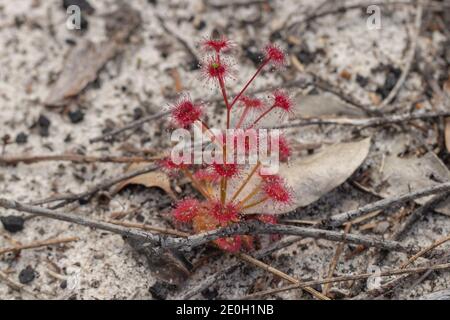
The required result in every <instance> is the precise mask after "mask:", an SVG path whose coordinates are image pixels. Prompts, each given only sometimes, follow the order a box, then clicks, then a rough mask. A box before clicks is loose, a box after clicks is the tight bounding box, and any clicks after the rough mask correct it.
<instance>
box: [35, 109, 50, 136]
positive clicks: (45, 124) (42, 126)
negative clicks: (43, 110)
mask: <svg viewBox="0 0 450 320" xmlns="http://www.w3.org/2000/svg"><path fill="white" fill-rule="evenodd" d="M37 125H38V129H39V135H40V136H41V137H48V136H49V132H50V131H49V128H50V125H51V122H50V120H49V119H48V118H47V117H46V116H44V115H42V114H41V115H40V116H39V119H38V121H37Z"/></svg>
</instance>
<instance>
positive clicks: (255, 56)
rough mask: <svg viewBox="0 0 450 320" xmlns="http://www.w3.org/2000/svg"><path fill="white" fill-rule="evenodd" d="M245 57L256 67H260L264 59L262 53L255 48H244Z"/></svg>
mask: <svg viewBox="0 0 450 320" xmlns="http://www.w3.org/2000/svg"><path fill="white" fill-rule="evenodd" d="M243 49H244V53H245V56H246V57H247V58H248V59H249V60H251V61H252V62H253V64H254V65H259V64H260V63H261V59H262V56H263V55H262V53H261V52H260V51H258V49H256V47H253V46H247V47H244V48H243Z"/></svg>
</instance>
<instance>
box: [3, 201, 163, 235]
mask: <svg viewBox="0 0 450 320" xmlns="http://www.w3.org/2000/svg"><path fill="white" fill-rule="evenodd" d="M0 207H3V208H5V209H11V210H16V211H20V212H26V213H31V214H34V215H37V216H42V217H46V218H50V219H55V220H60V221H66V222H71V223H75V224H79V225H82V226H86V227H90V228H96V229H101V230H105V231H109V232H112V233H116V234H120V235H122V236H125V237H134V238H138V239H142V240H144V241H148V242H151V243H162V242H164V241H163V239H164V237H163V236H159V235H154V234H151V233H147V232H141V231H137V230H135V229H131V228H126V227H122V226H118V225H114V224H112V223H106V222H102V221H98V220H95V219H91V218H88V217H83V216H81V215H76V214H71V213H63V212H58V211H55V210H50V209H45V208H41V207H38V206H30V205H26V204H21V203H19V202H16V201H11V200H6V199H0Z"/></svg>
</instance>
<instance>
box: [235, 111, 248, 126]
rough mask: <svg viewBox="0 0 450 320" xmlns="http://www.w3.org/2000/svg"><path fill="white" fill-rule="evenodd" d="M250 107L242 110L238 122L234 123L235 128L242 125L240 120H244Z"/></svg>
mask: <svg viewBox="0 0 450 320" xmlns="http://www.w3.org/2000/svg"><path fill="white" fill-rule="evenodd" d="M249 110H250V108H249V107H245V109H244V111H243V112H242V115H241V118H240V119H239V122H238V123H237V125H236V129H239V127H240V126H241V125H242V122H244V119H245V117H246V116H247V114H248V112H249Z"/></svg>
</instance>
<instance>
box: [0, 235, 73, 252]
mask: <svg viewBox="0 0 450 320" xmlns="http://www.w3.org/2000/svg"><path fill="white" fill-rule="evenodd" d="M78 240H80V238H78V237H70V238H63V239H48V240H44V241H36V242H33V243H29V244H21V245H18V246H15V247H9V248H4V249H0V255H2V254H5V253H8V252H17V251H20V250H24V249H34V248H39V247H46V246H51V245H57V244H63V243H68V242H74V241H78Z"/></svg>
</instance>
